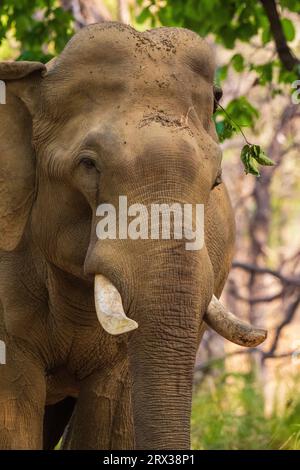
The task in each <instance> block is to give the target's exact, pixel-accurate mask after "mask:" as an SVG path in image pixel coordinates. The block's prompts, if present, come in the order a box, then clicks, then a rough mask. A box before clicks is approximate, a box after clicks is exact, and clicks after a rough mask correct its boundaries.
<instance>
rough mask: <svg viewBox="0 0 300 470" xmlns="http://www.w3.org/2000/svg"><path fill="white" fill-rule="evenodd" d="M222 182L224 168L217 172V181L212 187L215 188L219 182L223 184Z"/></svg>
mask: <svg viewBox="0 0 300 470" xmlns="http://www.w3.org/2000/svg"><path fill="white" fill-rule="evenodd" d="M221 183H222V170H221V169H220V170H219V171H218V174H217V177H216V179H215V182H214V184H213V186H212V189H214V188H215V187H216V186H219V184H221Z"/></svg>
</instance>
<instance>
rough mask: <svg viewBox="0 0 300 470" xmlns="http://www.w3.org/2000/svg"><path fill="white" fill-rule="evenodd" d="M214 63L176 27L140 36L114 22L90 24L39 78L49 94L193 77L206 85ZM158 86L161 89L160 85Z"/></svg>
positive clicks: (202, 46) (191, 36)
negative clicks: (169, 77)
mask: <svg viewBox="0 0 300 470" xmlns="http://www.w3.org/2000/svg"><path fill="white" fill-rule="evenodd" d="M214 70H215V64H214V57H213V54H212V51H211V49H210V47H209V46H208V44H207V43H206V42H205V41H204V40H202V39H201V38H200V37H199V36H198V35H196V34H195V33H193V32H191V31H189V30H186V29H180V28H157V29H153V30H150V31H146V32H144V33H140V32H138V31H136V30H134V29H133V28H131V27H130V26H127V25H121V24H119V23H103V24H96V25H91V26H88V27H86V28H84V29H83V30H81V31H79V32H78V33H77V34H76V35H75V36H74V37H73V38H72V39H71V41H70V42H69V43H68V45H67V46H66V48H65V49H64V51H63V52H62V54H61V55H60V57H59V58H58V59H57V60H56V61H55V63H54V64H51V66H50V67H49V71H48V73H47V75H46V78H45V89H46V91H47V89H48V90H49V89H50V95H51V97H52V96H55V90H54V88H55V87H56V90H57V94H58V95H60V91H62V92H63V93H73V92H74V90H72V87H75V88H76V87H77V88H78V86H80V87H81V89H82V88H83V87H86V88H87V87H89V86H93V85H97V83H98V84H99V87H104V89H115V88H118V89H120V88H126V87H128V86H130V84H132V83H134V82H135V81H138V80H142V79H143V80H144V79H147V78H149V79H150V80H151V78H152V79H153V78H156V79H159V76H164V75H175V74H176V73H179V74H181V81H182V80H186V81H189V82H190V81H193V80H194V81H195V82H196V81H197V80H199V77H201V78H202V79H204V80H205V81H207V82H209V83H212V81H213V76H214ZM162 86H163V84H162Z"/></svg>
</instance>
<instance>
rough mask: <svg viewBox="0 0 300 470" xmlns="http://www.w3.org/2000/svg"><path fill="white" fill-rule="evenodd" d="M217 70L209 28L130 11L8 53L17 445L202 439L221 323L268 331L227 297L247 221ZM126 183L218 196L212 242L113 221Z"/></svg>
mask: <svg viewBox="0 0 300 470" xmlns="http://www.w3.org/2000/svg"><path fill="white" fill-rule="evenodd" d="M214 73H215V59H214V54H213V52H212V50H211V47H210V46H209V45H208V44H207V43H206V42H205V41H204V40H203V39H201V38H200V37H199V36H198V35H197V34H196V33H194V32H191V31H189V30H187V29H183V28H182V29H181V28H171V27H170V28H165V27H161V28H156V29H152V30H148V31H146V32H138V31H136V30H135V29H133V28H132V27H130V26H127V25H123V24H120V23H117V22H107V23H101V24H93V25H90V26H87V27H85V28H83V29H82V30H80V31H79V32H77V33H76V34H75V35H74V36H73V37H72V38H71V40H70V41H69V43H68V44H67V45H66V47H65V49H64V50H63V52H62V53H61V54H60V55H59V56H58V57H55V58H54V59H52V60H51V61H50V62H49V63H48V64H46V65H45V64H42V63H39V62H29V61H28V62H27V61H19V62H18V61H12V62H10V61H3V62H1V63H0V80H1V81H2V82H4V83H5V90H6V103H5V104H4V103H3V104H1V105H0V123H1V127H0V163H1V169H0V196H1V197H0V247H1V252H0V253H1V255H0V256H1V258H0V259H1V262H0V298H1V309H0V340H1V341H2V342H3V343H5V346H6V363H5V364H2V365H0V448H1V449H34V450H36V449H53V448H54V447H55V446H56V445H57V443H58V441H60V439H61V437H62V436H63V439H62V444H61V447H62V448H63V449H124V450H125V449H152V450H156V449H189V448H190V415H191V401H192V389H193V370H194V364H195V357H196V352H197V350H198V347H199V344H200V341H201V338H202V335H203V332H204V331H205V329H206V328H207V327H211V328H213V329H214V330H215V331H217V332H218V333H219V334H220V335H222V336H223V337H225V338H227V339H228V340H230V341H233V342H235V343H237V344H241V345H243V346H255V345H257V344H260V343H261V342H262V341H263V340H264V339H265V337H266V332H265V331H264V330H261V329H259V328H256V327H254V326H251V325H249V324H247V323H245V322H243V321H241V320H239V319H238V318H237V317H235V315H234V314H232V313H230V312H228V311H227V309H226V308H225V306H223V305H222V304H221V303H220V301H219V300H218V298H219V297H220V295H221V292H222V289H223V287H224V284H225V281H226V278H227V276H228V273H229V270H230V266H231V261H232V257H233V252H234V238H235V228H234V216H233V210H232V207H231V204H230V199H229V195H228V192H227V190H226V187H225V184H224V183H223V181H222V176H221V160H222V156H221V150H220V145H219V143H218V138H217V135H216V131H215V126H214V122H213V113H214V109H215V108H216V105H217V102H218V100H219V99H220V91H219V90H218V88H217V87H216V86H215V85H214ZM121 195H123V196H126V197H127V200H128V204H130V205H131V206H132V205H134V204H137V203H142V204H143V205H144V207H146V208H150V207H151V205H153V204H169V203H171V202H172V203H177V204H179V205H183V204H190V205H196V204H201V205H203V206H204V242H203V245H202V247H201V249H197V250H187V249H186V247H185V243H184V239H183V238H182V239H179V238H176V237H175V236H174V237H169V238H163V237H158V238H156V239H152V238H151V237H148V238H146V237H144V238H142V237H136V239H131V238H129V237H127V238H126V237H120V236H119V237H116V238H112V237H106V238H105V237H103V238H101V239H100V238H99V237H98V236H97V233H96V227H97V224H98V223H99V215H97V208H98V207H99V206H100V205H101V204H110V205H113V206H114V207H118V200H119V197H120V196H121ZM192 223H193V224H194V223H195V214H193V215H192ZM159 224H160V222H159Z"/></svg>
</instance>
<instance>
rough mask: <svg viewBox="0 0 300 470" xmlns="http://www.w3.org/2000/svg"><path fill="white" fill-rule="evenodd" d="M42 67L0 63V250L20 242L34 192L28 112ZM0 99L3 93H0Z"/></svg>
mask: <svg viewBox="0 0 300 470" xmlns="http://www.w3.org/2000/svg"><path fill="white" fill-rule="evenodd" d="M45 71H46V67H45V65H44V64H41V63H39V62H0V81H1V82H0V85H2V91H3V89H4V91H5V93H4V95H5V98H6V99H5V100H2V103H1V104H0V249H2V250H6V251H11V250H13V249H15V248H16V246H17V245H18V243H19V242H20V240H21V237H22V234H23V232H24V228H25V225H26V222H27V219H28V216H29V213H30V210H31V206H32V202H33V197H34V191H35V157H34V150H33V147H32V115H31V114H32V109H33V108H34V103H35V102H37V100H38V94H39V85H40V81H41V79H42V75H43V73H44V72H45ZM2 98H3V93H2Z"/></svg>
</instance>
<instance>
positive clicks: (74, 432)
mask: <svg viewBox="0 0 300 470" xmlns="http://www.w3.org/2000/svg"><path fill="white" fill-rule="evenodd" d="M130 392H131V387H130V381H129V378H128V370H127V366H126V367H117V368H115V369H114V370H111V371H110V373H107V372H102V371H101V372H97V373H94V374H93V375H92V376H90V377H89V378H88V379H86V380H85V381H84V382H83V383H82V384H81V387H80V392H79V397H78V400H77V404H76V407H75V410H74V413H73V415H72V419H71V421H70V424H69V426H68V428H67V430H66V433H65V436H64V439H63V446H62V447H63V448H64V449H94V450H101V449H104V450H109V449H113V450H118V449H133V448H134V429H133V418H132V411H131V396H130Z"/></svg>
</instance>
